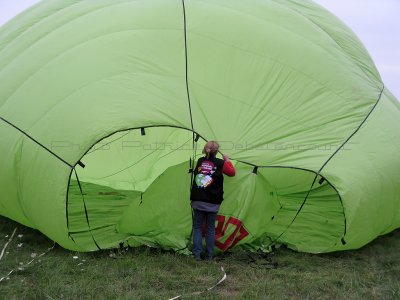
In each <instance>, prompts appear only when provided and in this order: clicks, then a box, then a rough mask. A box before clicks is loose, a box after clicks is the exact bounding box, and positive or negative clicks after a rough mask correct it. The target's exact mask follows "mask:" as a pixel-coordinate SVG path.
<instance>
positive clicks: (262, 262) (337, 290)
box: [0, 217, 400, 299]
mask: <svg viewBox="0 0 400 300" xmlns="http://www.w3.org/2000/svg"><path fill="white" fill-rule="evenodd" d="M15 227H18V229H17V233H16V235H15V237H14V239H13V240H12V242H11V243H10V244H9V245H8V247H7V249H6V253H5V254H4V257H3V258H2V260H1V261H0V277H3V276H4V275H6V274H7V273H8V272H9V271H10V270H12V269H14V268H16V267H18V266H19V265H20V263H23V264H25V263H27V262H28V261H30V260H31V254H32V253H36V254H40V253H43V252H45V251H46V250H47V249H48V248H49V247H51V246H52V245H53V243H52V242H51V241H50V240H48V239H47V238H46V237H45V236H43V235H42V234H41V233H39V232H37V231H35V230H32V229H30V228H27V227H24V226H22V225H19V224H17V223H15V222H12V221H10V220H8V219H6V218H3V217H0V247H1V249H2V248H3V245H4V244H5V243H6V242H7V241H8V239H9V237H6V235H9V236H10V235H11V233H12V232H13V230H14V228H15ZM18 235H22V236H20V237H18ZM21 243H22V246H21V245H20V247H18V244H21ZM1 249H0V251H1ZM110 254H111V256H112V257H111V256H110ZM74 256H77V257H78V258H75V259H74V258H73V257H74ZM221 266H223V267H224V268H225V271H226V274H227V279H226V280H225V281H224V282H223V283H222V284H221V285H220V286H218V287H216V288H215V289H213V290H212V291H209V292H205V293H203V294H200V295H193V294H191V293H193V292H197V291H204V290H206V289H207V288H208V287H211V286H213V285H214V284H215V283H217V282H218V281H219V279H220V278H221V277H222V275H223V273H222V271H221V269H220V267H221ZM272 267H276V268H272ZM181 294H184V295H186V296H184V297H183V299H203V298H206V299H344V298H346V299H400V231H399V230H398V231H395V232H393V233H391V234H389V235H386V236H383V237H380V238H378V239H377V240H375V241H374V242H373V243H371V244H369V245H367V246H366V247H364V248H362V249H360V250H356V251H347V252H338V253H331V254H324V255H311V254H305V253H297V252H293V251H291V250H288V249H286V248H284V247H281V248H280V249H276V250H275V253H274V255H273V256H271V255H270V256H268V257H267V258H266V257H265V256H264V257H263V256H262V255H259V254H249V253H247V252H244V251H242V250H239V249H237V250H234V251H232V252H230V253H227V254H225V255H224V257H222V259H221V260H219V261H216V262H205V261H201V262H196V261H194V260H192V259H191V258H190V257H186V256H182V255H178V254H175V253H171V252H165V251H162V250H159V249H152V248H135V249H128V250H127V251H122V252H121V251H115V252H113V251H100V252H92V253H76V252H71V251H67V250H65V249H62V248H61V247H59V246H57V245H56V246H55V248H54V249H53V250H52V251H50V252H49V253H47V254H46V255H44V256H43V257H41V258H39V259H37V260H36V261H34V262H33V263H32V264H31V265H29V266H27V267H25V268H24V269H23V270H18V271H16V272H15V273H14V274H12V275H10V276H9V279H6V280H4V281H3V282H0V299H169V298H172V297H175V296H177V295H181Z"/></svg>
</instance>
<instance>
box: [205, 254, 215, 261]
mask: <svg viewBox="0 0 400 300" xmlns="http://www.w3.org/2000/svg"><path fill="white" fill-rule="evenodd" d="M204 259H205V260H208V261H214V260H215V256H214V255H207V256H206V257H205V258H204Z"/></svg>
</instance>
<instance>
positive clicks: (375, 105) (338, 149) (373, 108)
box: [318, 84, 385, 174]
mask: <svg viewBox="0 0 400 300" xmlns="http://www.w3.org/2000/svg"><path fill="white" fill-rule="evenodd" d="M384 90H385V85H384V84H383V86H382V90H381V92H380V94H379V98H378V100H377V101H376V102H375V104H374V106H373V107H372V109H371V110H370V111H369V113H368V114H367V116H366V117H365V118H364V120H363V121H362V122H361V124H360V125H359V126H358V127H357V128H356V130H355V131H354V132H353V133H352V134H351V135H350V136H349V137H348V138H347V139H346V140H345V141H344V142H343V143H342V145H340V147H339V148H337V149H336V151H335V152H334V153H333V154H332V155H331V156H330V157H329V158H328V159H327V161H326V162H325V163H324V164H323V165H322V167H321V168H320V169H319V171H318V174H320V173H321V171H322V169H323V168H324V167H325V166H326V165H327V164H328V163H329V161H330V160H331V159H332V158H333V157H334V156H335V155H336V154H337V153H338V152H339V151H340V150H341V149H342V148H343V147H344V145H346V144H347V142H348V141H349V140H350V139H351V138H352V137H353V136H354V135H355V134H356V133H357V132H358V131H359V130H360V129H361V127H362V126H363V125H364V124H365V122H366V121H367V120H368V118H369V116H370V115H371V114H372V112H373V111H374V110H375V108H376V107H377V105H378V103H379V102H380V100H381V98H382V95H383V91H384Z"/></svg>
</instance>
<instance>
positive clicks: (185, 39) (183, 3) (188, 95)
mask: <svg viewBox="0 0 400 300" xmlns="http://www.w3.org/2000/svg"><path fill="white" fill-rule="evenodd" d="M182 7H183V31H184V43H185V45H184V46H185V81H186V94H187V100H188V104H189V113H190V124H191V126H192V132H193V130H194V127H193V116H192V105H191V100H190V92H189V79H188V47H187V29H186V7H185V0H182Z"/></svg>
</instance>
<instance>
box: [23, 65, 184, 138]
mask: <svg viewBox="0 0 400 300" xmlns="http://www.w3.org/2000/svg"><path fill="white" fill-rule="evenodd" d="M122 74H139V75H149V76H159V74H150V73H141V72H126V73H118V74H114V75H112V76H106V77H103V78H98V79H97V80H94V81H91V82H88V83H87V84H85V85H83V86H81V87H79V89H77V90H74V91H73V92H72V93H69V94H68V95H67V96H65V97H64V98H62V99H61V100H59V101H57V102H56V103H55V104H54V105H53V106H51V107H50V109H49V110H47V111H46V112H45V113H44V114H42V115H41V116H40V117H39V118H38V119H37V121H35V122H34V123H33V124H32V125H31V126H30V128H29V130H28V131H32V130H33V129H34V127H35V126H36V125H37V124H38V123H39V122H40V121H42V119H43V118H44V117H46V116H47V115H48V114H49V113H50V112H51V111H53V110H54V109H55V108H56V107H58V106H59V105H60V104H62V103H64V102H65V101H66V100H68V99H69V98H70V97H71V96H73V95H75V94H76V93H78V92H80V91H82V90H84V89H85V88H87V87H88V86H91V85H93V84H96V83H98V82H100V81H103V80H105V79H110V78H114V77H118V76H119V75H122ZM160 76H161V75H160ZM168 76H169V75H168ZM169 77H176V78H180V77H182V76H169Z"/></svg>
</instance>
